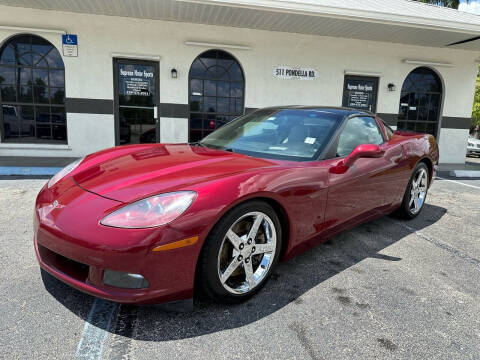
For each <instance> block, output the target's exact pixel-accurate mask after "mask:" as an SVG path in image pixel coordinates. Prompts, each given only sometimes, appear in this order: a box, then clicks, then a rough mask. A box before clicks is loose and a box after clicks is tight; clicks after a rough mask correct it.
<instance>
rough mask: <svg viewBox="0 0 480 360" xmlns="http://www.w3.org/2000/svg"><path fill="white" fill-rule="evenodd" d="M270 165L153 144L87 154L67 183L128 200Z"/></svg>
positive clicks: (193, 148)
mask: <svg viewBox="0 0 480 360" xmlns="http://www.w3.org/2000/svg"><path fill="white" fill-rule="evenodd" d="M274 165H276V163H275V162H274V161H270V160H266V159H259V158H253V157H249V156H246V155H242V154H234V153H230V152H226V151H220V150H213V149H209V148H203V147H199V146H190V145H187V144H170V145H163V144H153V145H139V146H126V147H118V148H113V149H109V150H107V151H103V152H100V153H97V154H93V155H90V156H88V157H87V158H86V159H85V160H84V161H83V163H82V164H81V165H80V166H79V168H78V170H76V171H75V172H74V174H73V179H74V181H75V182H76V183H77V184H78V185H79V186H80V187H82V188H83V189H85V190H87V191H90V192H93V193H95V194H98V195H101V196H103V197H106V198H109V199H113V200H117V201H121V202H130V201H134V200H136V199H141V198H143V197H146V196H149V195H154V194H158V193H162V192H169V191H176V190H188V189H189V188H190V187H191V186H194V185H195V184H198V183H200V182H205V181H211V180H215V179H218V178H221V177H225V176H228V175H231V174H235V173H239V172H245V171H252V170H254V169H258V168H264V167H270V166H274Z"/></svg>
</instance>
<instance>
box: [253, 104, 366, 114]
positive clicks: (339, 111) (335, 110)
mask: <svg viewBox="0 0 480 360" xmlns="http://www.w3.org/2000/svg"><path fill="white" fill-rule="evenodd" d="M287 109H297V110H321V111H328V112H332V113H334V114H335V115H338V116H341V117H347V116H351V115H364V116H365V115H366V116H375V114H373V113H371V112H369V111H363V110H358V109H352V108H347V107H335V106H313V105H287V106H270V107H267V108H261V109H258V110H287Z"/></svg>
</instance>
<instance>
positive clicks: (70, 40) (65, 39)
mask: <svg viewBox="0 0 480 360" xmlns="http://www.w3.org/2000/svg"><path fill="white" fill-rule="evenodd" d="M62 44H63V45H78V39H77V35H73V34H63V35H62Z"/></svg>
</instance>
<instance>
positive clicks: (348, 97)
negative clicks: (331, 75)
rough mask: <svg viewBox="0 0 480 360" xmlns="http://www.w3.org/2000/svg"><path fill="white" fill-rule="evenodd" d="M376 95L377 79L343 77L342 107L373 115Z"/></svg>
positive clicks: (375, 107) (352, 76)
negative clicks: (368, 112)
mask: <svg viewBox="0 0 480 360" xmlns="http://www.w3.org/2000/svg"><path fill="white" fill-rule="evenodd" d="M377 93H378V78H377V77H370V76H354V75H345V81H344V83H343V102H342V106H345V107H349V108H354V109H359V110H364V111H370V112H372V113H375V112H376V111H377Z"/></svg>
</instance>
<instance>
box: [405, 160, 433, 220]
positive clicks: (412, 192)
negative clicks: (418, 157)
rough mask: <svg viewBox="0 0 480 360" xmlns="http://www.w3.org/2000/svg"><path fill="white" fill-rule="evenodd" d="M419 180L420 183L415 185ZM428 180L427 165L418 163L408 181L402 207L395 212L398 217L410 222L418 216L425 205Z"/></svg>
mask: <svg viewBox="0 0 480 360" xmlns="http://www.w3.org/2000/svg"><path fill="white" fill-rule="evenodd" d="M420 177H421V179H420ZM419 179H420V183H419V184H417V183H418V181H419ZM429 179H430V174H429V171H428V167H427V165H426V164H425V163H423V162H420V163H418V164H417V166H416V167H415V169H414V170H413V172H412V176H411V177H410V180H409V181H408V185H407V189H406V190H405V194H404V195H403V200H402V205H401V206H400V208H399V209H398V211H397V214H398V215H400V216H401V217H402V218H404V219H407V220H410V219H413V218H415V217H417V216H418V214H420V212H421V211H422V209H423V205H424V204H425V199H426V198H427V192H428V184H429ZM412 198H413V200H412Z"/></svg>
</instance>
